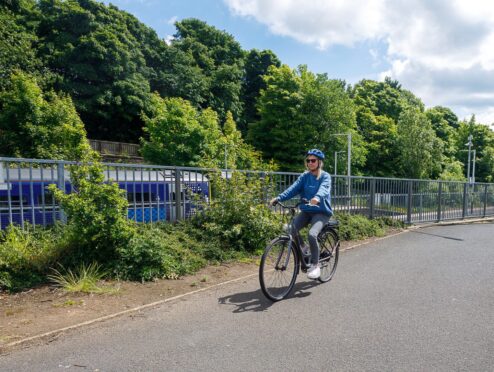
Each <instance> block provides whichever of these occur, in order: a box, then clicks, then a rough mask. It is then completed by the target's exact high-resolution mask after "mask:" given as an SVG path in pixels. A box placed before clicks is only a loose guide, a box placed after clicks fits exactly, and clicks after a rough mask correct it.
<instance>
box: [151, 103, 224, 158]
mask: <svg viewBox="0 0 494 372" xmlns="http://www.w3.org/2000/svg"><path fill="white" fill-rule="evenodd" d="M144 122H145V124H146V127H145V128H144V130H145V132H146V134H147V136H146V138H143V139H142V140H141V143H142V153H143V156H144V158H145V159H146V160H147V161H149V162H151V163H153V164H165V165H186V166H197V165H199V164H200V162H201V160H202V159H203V158H205V157H214V156H215V154H217V153H218V146H219V145H220V143H221V137H222V133H221V130H220V127H219V124H218V117H217V115H216V113H214V111H212V110H210V109H206V110H204V111H201V112H198V111H197V109H196V108H195V107H194V106H192V104H191V103H190V102H188V101H185V100H183V99H181V98H165V99H163V98H161V97H160V96H159V95H157V94H155V95H153V97H152V110H151V114H150V115H149V116H145V117H144Z"/></svg>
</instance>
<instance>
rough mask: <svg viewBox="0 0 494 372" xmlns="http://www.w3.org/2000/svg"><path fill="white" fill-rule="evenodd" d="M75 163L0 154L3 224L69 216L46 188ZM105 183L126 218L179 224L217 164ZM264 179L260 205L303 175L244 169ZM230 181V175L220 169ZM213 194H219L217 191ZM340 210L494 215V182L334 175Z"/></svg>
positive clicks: (208, 189)
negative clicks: (111, 185) (121, 196)
mask: <svg viewBox="0 0 494 372" xmlns="http://www.w3.org/2000/svg"><path fill="white" fill-rule="evenodd" d="M72 166H78V165H77V163H75V162H69V161H58V160H36V159H17V158H1V157H0V229H4V228H5V227H6V226H8V225H9V224H12V223H13V224H18V225H20V226H22V227H24V226H25V224H26V223H29V224H32V225H43V226H47V225H51V224H53V223H55V222H56V221H62V222H64V220H65V215H64V213H63V211H62V210H61V208H60V206H59V205H58V203H57V201H56V200H55V199H54V198H53V196H52V194H51V193H50V192H49V191H48V190H47V186H48V185H50V184H55V185H56V186H57V187H58V188H59V189H60V190H63V191H64V192H66V193H71V192H73V191H74V188H73V185H72V182H71V178H70V167H72ZM103 169H104V174H105V180H106V181H114V182H117V183H118V185H119V187H120V188H121V189H122V190H124V193H125V195H126V197H127V200H128V210H127V217H128V218H129V219H132V220H134V221H137V222H149V223H153V222H157V221H162V220H166V221H176V220H179V219H183V218H188V217H190V216H192V215H193V214H194V213H196V211H197V208H198V205H199V203H198V200H202V201H203V202H206V203H207V202H209V201H210V199H211V197H212V196H213V197H214V190H212V185H211V184H212V183H211V180H210V176H211V172H213V171H214V170H212V169H205V168H192V167H171V166H156V165H143V164H120V163H103ZM239 172H241V173H242V174H244V175H245V176H246V177H249V178H252V177H257V178H258V179H260V180H262V182H261V184H262V188H263V190H262V193H261V194H259V198H258V201H259V202H267V200H269V199H270V198H271V197H273V196H275V195H277V194H279V193H280V192H282V191H283V190H285V189H286V188H288V187H289V186H290V185H291V184H292V183H293V182H294V181H295V180H296V179H297V177H298V176H299V175H300V174H299V173H289V172H269V173H266V172H259V171H239ZM221 177H222V178H223V179H225V180H230V179H231V177H232V172H231V171H228V170H222V171H221ZM212 193H213V195H212ZM331 198H332V206H333V209H334V210H335V211H346V212H348V213H355V214H362V215H365V216H368V217H370V218H374V217H381V216H384V217H389V218H392V219H397V220H401V221H404V222H406V223H420V222H435V221H437V222H438V221H444V220H452V219H463V218H471V217H486V216H494V184H488V183H475V184H468V183H465V182H452V181H440V180H413V179H396V178H376V177H359V176H352V177H348V176H332V190H331Z"/></svg>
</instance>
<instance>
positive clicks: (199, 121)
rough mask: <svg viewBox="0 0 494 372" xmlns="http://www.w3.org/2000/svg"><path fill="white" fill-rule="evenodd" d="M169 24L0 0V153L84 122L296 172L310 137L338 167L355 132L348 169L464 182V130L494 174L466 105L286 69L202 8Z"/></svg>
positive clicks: (52, 148)
mask: <svg viewBox="0 0 494 372" xmlns="http://www.w3.org/2000/svg"><path fill="white" fill-rule="evenodd" d="M175 27H176V33H175V35H174V37H173V39H172V40H171V41H168V42H165V40H162V39H160V38H159V37H158V35H157V33H156V32H155V31H154V30H153V29H151V28H150V27H148V26H146V25H144V24H143V23H142V22H140V21H139V20H138V19H137V18H136V17H134V16H133V15H131V14H129V13H127V12H124V11H122V10H120V9H118V8H117V7H116V6H114V5H105V4H103V3H101V2H98V1H95V0H0V99H1V101H0V109H1V112H0V133H1V138H0V145H1V147H0V152H1V154H3V155H8V156H25V157H54V158H61V157H74V156H75V155H74V154H73V153H72V154H71V153H70V150H69V149H70V148H72V146H73V144H70V142H71V141H76V142H77V141H80V140H81V136H82V137H84V136H85V133H87V135H88V136H89V137H90V138H93V139H106V140H113V141H124V142H131V143H137V142H139V141H141V143H142V144H143V147H142V150H143V154H144V155H145V157H146V159H148V161H150V162H158V163H160V164H169V165H199V164H203V165H209V166H221V167H224V166H226V167H228V168H233V167H237V168H239V167H240V168H242V167H243V168H262V167H265V164H264V165H263V163H262V161H261V159H263V160H264V161H265V162H266V161H273V162H274V163H275V164H276V165H277V166H278V167H279V169H280V170H293V171H299V170H302V169H303V164H302V160H303V153H304V151H306V150H307V149H308V148H313V147H319V148H321V149H322V150H323V151H325V152H326V154H327V162H326V169H328V170H331V171H333V172H334V169H333V168H334V165H333V164H334V160H335V154H337V153H338V152H341V153H342V154H341V155H339V156H338V160H339V167H338V168H339V173H343V172H344V167H343V164H346V160H347V159H346V152H347V146H348V141H347V138H346V135H347V134H348V133H351V134H352V147H351V152H352V164H351V166H352V173H354V174H365V175H370V176H390V177H397V176H400V177H420V178H445V179H465V177H466V174H467V166H466V162H467V159H468V153H467V151H466V150H467V148H466V146H465V143H467V141H468V136H470V135H472V137H473V140H472V142H473V146H472V149H475V150H476V157H475V161H476V179H477V181H479V180H482V181H493V179H494V132H493V130H492V127H489V126H488V125H485V124H486V123H477V121H476V119H475V117H474V116H472V117H471V118H470V119H467V120H459V118H458V117H457V116H456V115H455V114H454V113H453V111H452V110H451V109H450V108H448V107H442V106H436V107H431V108H425V106H424V104H423V102H422V101H421V99H420V98H419V97H417V96H416V95H414V94H413V92H410V91H408V90H407V89H405V88H404V87H403V86H402V85H401V84H400V82H399V81H396V80H393V79H391V78H389V77H387V78H385V79H384V80H383V81H375V80H370V79H363V80H361V81H359V82H358V83H356V84H355V85H353V86H349V85H347V84H346V83H345V82H344V81H341V80H339V79H337V78H334V77H328V76H327V75H325V74H315V73H313V72H311V71H309V70H308V68H307V67H306V66H300V67H298V68H295V69H293V68H292V67H289V66H287V65H284V64H283V63H282V61H281V60H280V59H279V58H278V57H277V56H276V55H275V53H273V52H272V51H270V50H257V49H251V50H244V49H243V48H242V46H241V45H240V43H239V42H238V41H237V40H236V39H235V38H234V37H233V36H232V35H231V34H229V33H228V32H227V31H225V30H219V29H218V28H216V27H214V26H213V25H209V24H207V23H206V22H204V21H202V20H200V19H195V18H188V19H182V20H180V21H179V22H176V24H175ZM141 138H142V139H141Z"/></svg>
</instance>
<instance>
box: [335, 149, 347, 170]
mask: <svg viewBox="0 0 494 372" xmlns="http://www.w3.org/2000/svg"><path fill="white" fill-rule="evenodd" d="M343 152H345V151H335V152H334V175H335V176H336V175H338V154H341V153H343Z"/></svg>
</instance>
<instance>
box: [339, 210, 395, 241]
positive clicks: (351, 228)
mask: <svg viewBox="0 0 494 372" xmlns="http://www.w3.org/2000/svg"><path fill="white" fill-rule="evenodd" d="M335 218H336V219H337V220H338V221H339V222H340V223H339V234H340V239H341V240H360V239H365V238H368V237H371V236H383V235H384V234H385V233H386V229H387V228H388V227H397V228H401V227H403V226H404V224H403V222H401V221H396V220H393V219H391V218H389V217H379V218H376V219H372V220H371V219H369V218H367V217H365V216H362V215H354V214H348V213H336V214H335Z"/></svg>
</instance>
